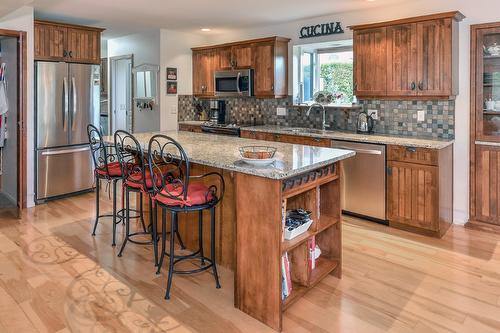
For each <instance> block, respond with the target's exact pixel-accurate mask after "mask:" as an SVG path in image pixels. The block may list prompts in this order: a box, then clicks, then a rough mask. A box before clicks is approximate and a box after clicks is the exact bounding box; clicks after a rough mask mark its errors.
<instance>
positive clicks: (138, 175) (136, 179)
mask: <svg viewBox="0 0 500 333" xmlns="http://www.w3.org/2000/svg"><path fill="white" fill-rule="evenodd" d="M125 184H126V185H127V186H128V187H132V188H139V189H142V187H143V184H144V181H143V180H142V172H134V173H132V174H131V175H130V176H128V178H127V180H126V181H125ZM161 185H162V183H161V174H160V173H158V174H157V177H156V186H157V187H160V186H161ZM152 187H153V179H152V177H151V172H150V171H149V169H148V170H146V189H151V188H152ZM143 190H144V189H143Z"/></svg>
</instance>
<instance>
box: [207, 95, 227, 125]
mask: <svg viewBox="0 0 500 333" xmlns="http://www.w3.org/2000/svg"><path fill="white" fill-rule="evenodd" d="M210 121H211V122H212V123H216V124H219V125H223V124H225V123H226V102H225V101H223V100H213V101H210Z"/></svg>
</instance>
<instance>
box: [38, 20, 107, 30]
mask: <svg viewBox="0 0 500 333" xmlns="http://www.w3.org/2000/svg"><path fill="white" fill-rule="evenodd" d="M34 23H35V24H45V25H54V26H58V27H66V28H75V29H84V30H94V31H100V32H103V31H104V30H106V29H104V28H97V27H88V26H86V25H78V24H70V23H60V22H53V21H45V20H34Z"/></svg>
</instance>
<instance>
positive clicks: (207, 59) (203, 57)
mask: <svg viewBox="0 0 500 333" xmlns="http://www.w3.org/2000/svg"><path fill="white" fill-rule="evenodd" d="M217 53H218V51H217V50H215V49H210V50H202V51H195V52H193V94H194V95H197V96H213V95H214V93H215V90H214V72H215V70H216V69H217V68H218V67H219V57H218V56H217Z"/></svg>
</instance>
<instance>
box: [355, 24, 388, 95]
mask: <svg viewBox="0 0 500 333" xmlns="http://www.w3.org/2000/svg"><path fill="white" fill-rule="evenodd" d="M386 40H387V39H386V28H385V27H382V28H374V29H365V30H359V31H355V32H354V89H355V93H354V94H355V95H356V96H358V97H359V96H384V95H386V92H387V81H386V78H387V42H386Z"/></svg>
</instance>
